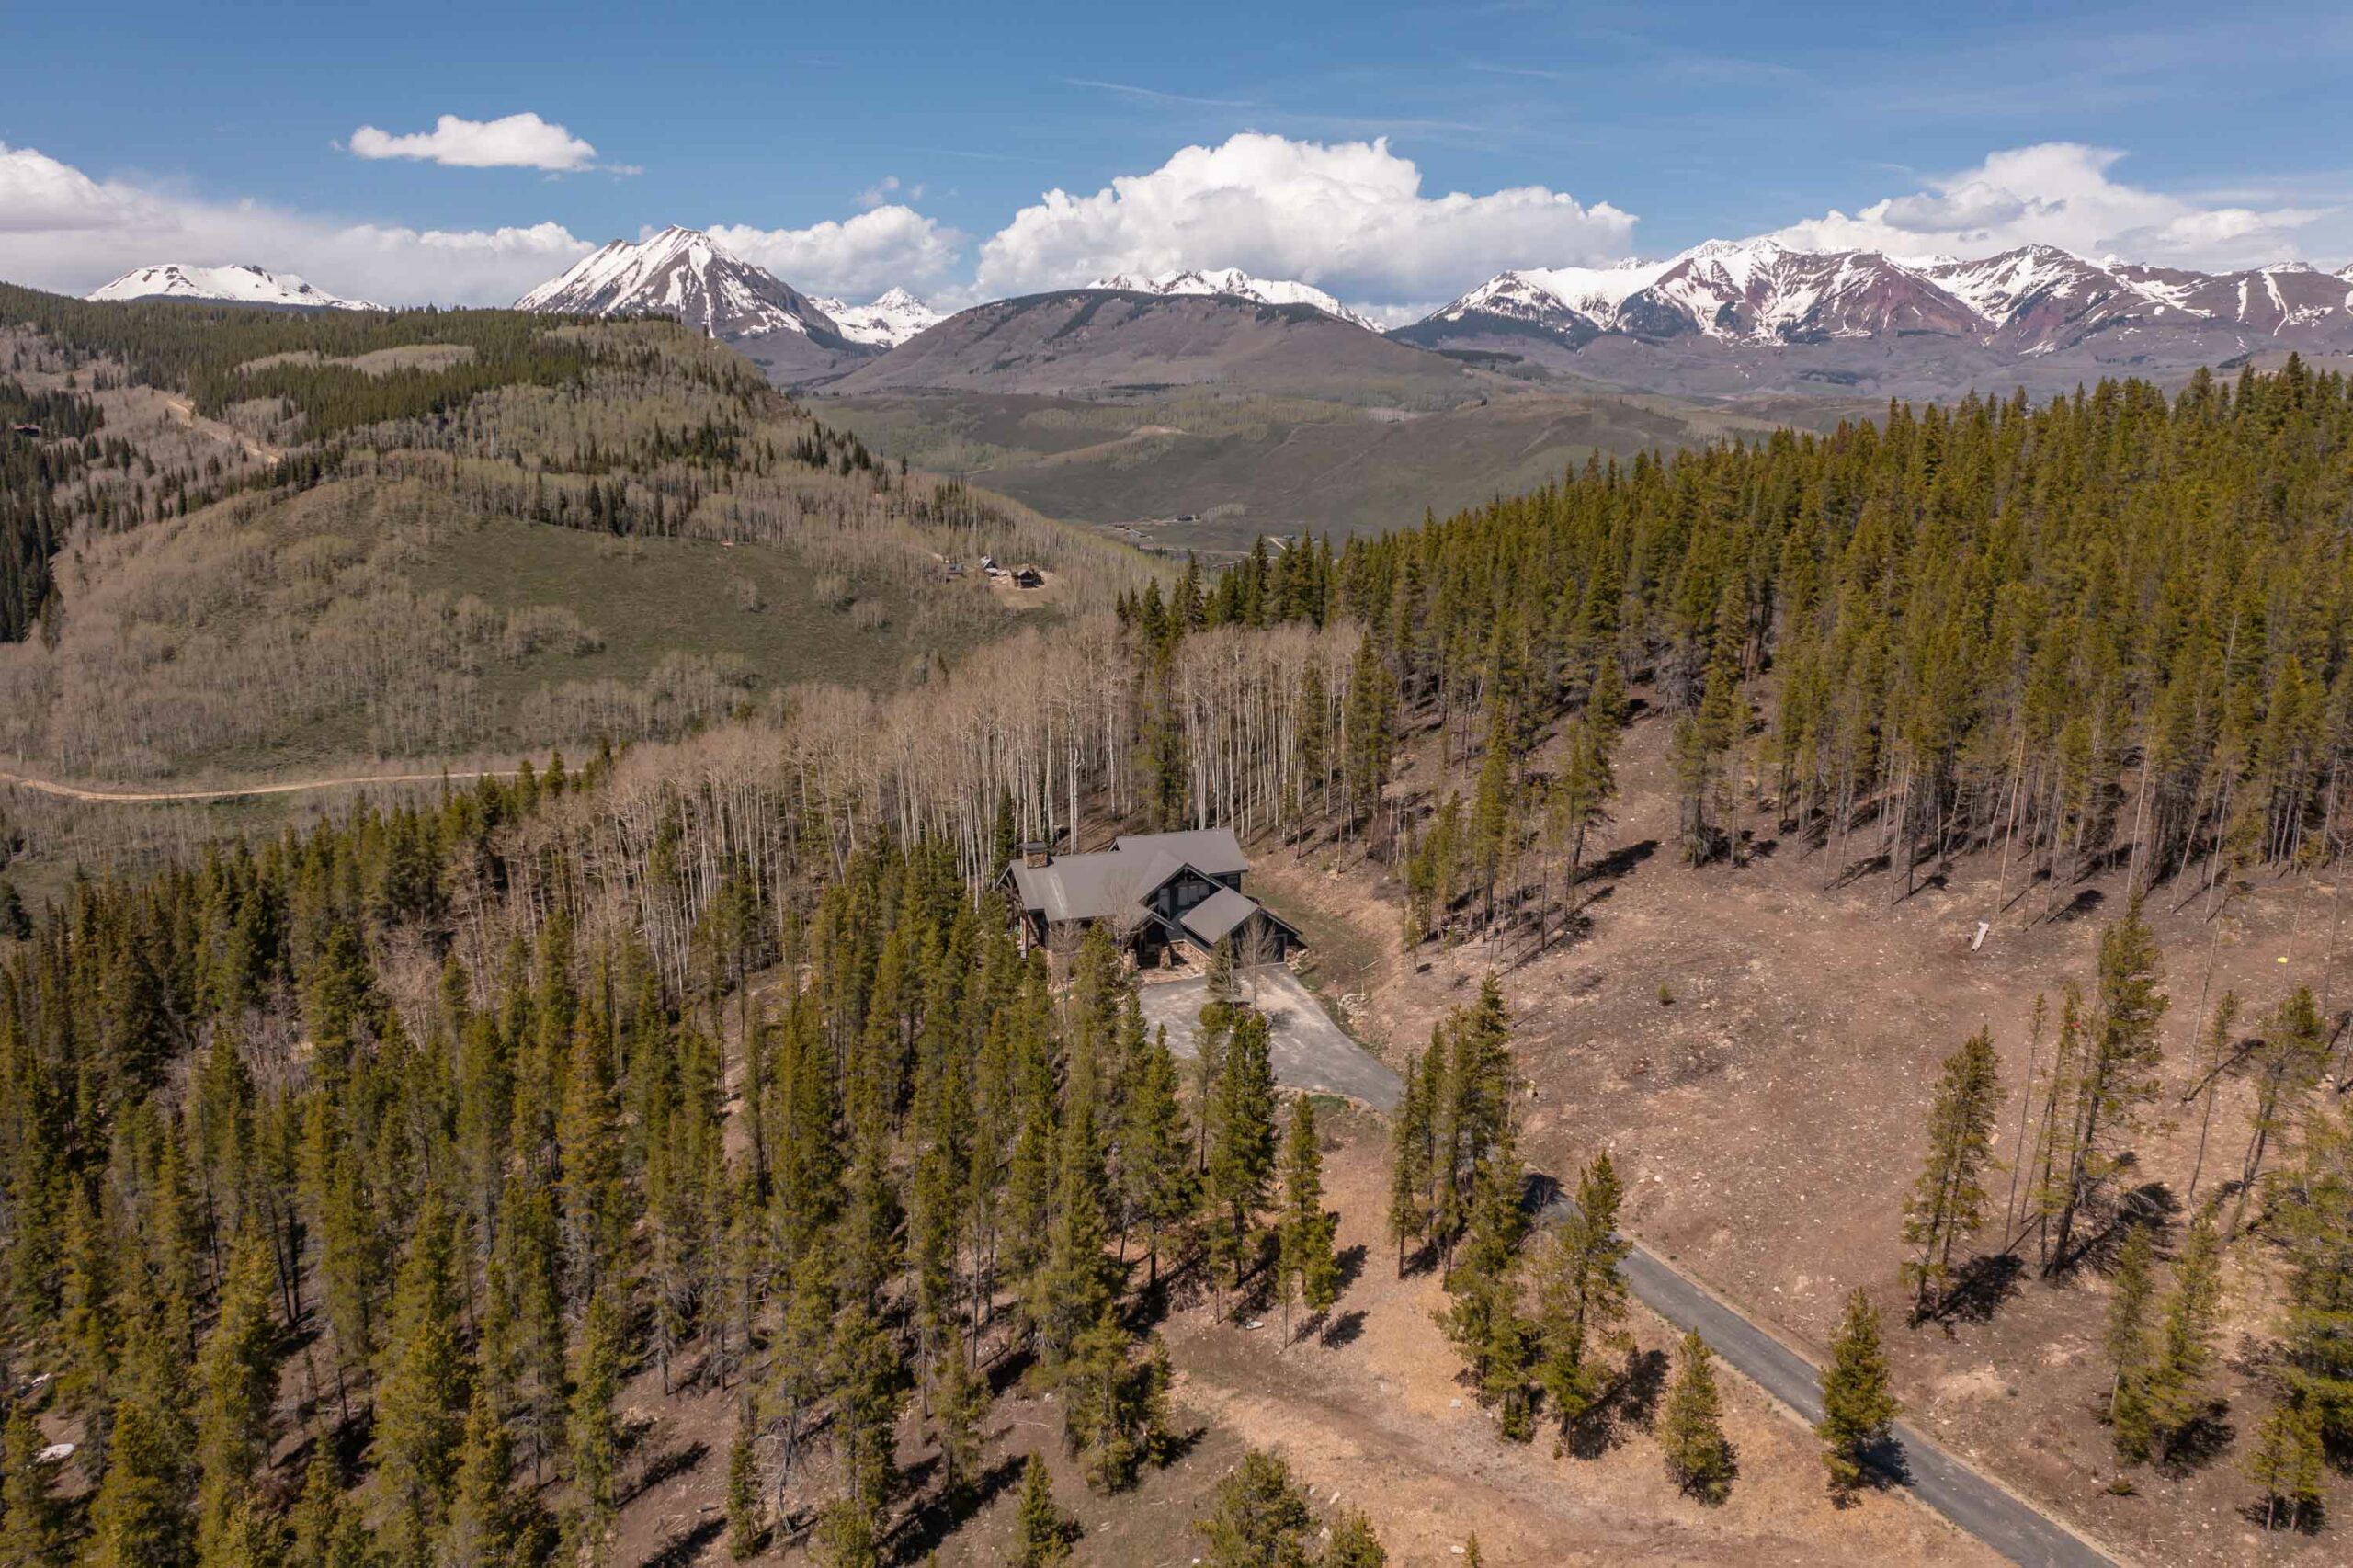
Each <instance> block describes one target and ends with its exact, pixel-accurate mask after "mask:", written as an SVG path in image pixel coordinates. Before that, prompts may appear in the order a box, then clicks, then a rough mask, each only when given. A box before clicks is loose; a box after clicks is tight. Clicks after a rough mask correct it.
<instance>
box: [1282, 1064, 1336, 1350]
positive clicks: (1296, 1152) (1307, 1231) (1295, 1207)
mask: <svg viewBox="0 0 2353 1568" xmlns="http://www.w3.org/2000/svg"><path fill="white" fill-rule="evenodd" d="M1336 1230H1337V1217H1336V1216H1335V1215H1332V1214H1327V1213H1325V1212H1324V1151H1323V1148H1322V1146H1321V1144H1320V1143H1319V1142H1317V1138H1316V1132H1315V1108H1314V1106H1313V1103H1311V1102H1310V1100H1309V1098H1308V1096H1305V1095H1302V1096H1299V1097H1298V1098H1297V1099H1296V1100H1294V1101H1293V1102H1292V1104H1291V1114H1290V1135H1289V1136H1288V1137H1287V1138H1285V1140H1284V1141H1283V1158H1282V1217H1281V1219H1280V1221H1279V1222H1278V1224H1277V1226H1276V1259H1277V1261H1276V1265H1275V1268H1276V1274H1277V1280H1276V1289H1277V1290H1278V1292H1279V1294H1280V1295H1281V1297H1282V1301H1283V1337H1284V1338H1285V1339H1286V1340H1288V1339H1289V1338H1290V1309H1291V1304H1292V1302H1293V1301H1298V1302H1300V1303H1301V1304H1302V1305H1303V1306H1305V1307H1306V1309H1307V1311H1308V1312H1309V1314H1310V1315H1311V1316H1318V1315H1321V1314H1322V1313H1324V1312H1329V1311H1330V1310H1331V1308H1332V1303H1333V1302H1334V1301H1337V1300H1339V1295H1340V1260H1339V1256H1338V1255H1337V1254H1336V1252H1335V1251H1334V1250H1333V1246H1332V1238H1333V1236H1334V1234H1335V1233H1336Z"/></svg>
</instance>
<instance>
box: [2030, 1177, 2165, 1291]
mask: <svg viewBox="0 0 2353 1568" xmlns="http://www.w3.org/2000/svg"><path fill="white" fill-rule="evenodd" d="M2133 1167H2134V1157H2133V1156H2132V1155H2131V1154H2129V1153H2128V1154H2126V1155H2124V1156H2123V1157H2122V1159H2121V1160H2120V1163H2119V1168H2120V1169H2122V1170H2126V1171H2130V1170H2131V1169H2132V1168H2133ZM2180 1212H2181V1200H2180V1199H2177V1198H2176V1197H2174V1195H2173V1188H2172V1187H2168V1186H2166V1185H2165V1183H2164V1182H2161V1181H2151V1182H2143V1183H2142V1184H2141V1185H2140V1186H2139V1187H2131V1188H2129V1189H2128V1190H2126V1191H2125V1192H2124V1193H2123V1194H2121V1195H2120V1197H2118V1198H2117V1199H2115V1200H2114V1201H2113V1202H2112V1203H2111V1204H2110V1206H2109V1208H2108V1210H2106V1213H2105V1218H2104V1222H2102V1223H2101V1224H2100V1225H2098V1226H2097V1228H2096V1229H2093V1230H2090V1231H2087V1232H2086V1233H2084V1234H2083V1235H2082V1236H2081V1237H2080V1238H2079V1239H2078V1240H2077V1241H2076V1242H2075V1245H2074V1249H2073V1250H2072V1251H2070V1252H2068V1253H2067V1254H2066V1255H2065V1256H2058V1257H2053V1258H2052V1260H2051V1262H2050V1263H2049V1264H2048V1265H2047V1266H2046V1267H2044V1268H2043V1271H2042V1273H2043V1278H2047V1279H2056V1278H2062V1277H2063V1276H2065V1275H2069V1274H2073V1273H2074V1272H2075V1270H2076V1269H2078V1268H2089V1269H2091V1270H2092V1271H2093V1272H2094V1273H2097V1274H2107V1273H2109V1272H2110V1271H2111V1270H2113V1269H2114V1268H2115V1267H2116V1260H2117V1258H2118V1257H2119V1256H2120V1255H2121V1254H2122V1253H2123V1251H2124V1244H2125V1243H2126V1242H2127V1241H2128V1240H2130V1239H2131V1235H2132V1232H2133V1230H2134V1229H2135V1228H2136V1227H2140V1226H2148V1227H2152V1228H2153V1229H2154V1234H2156V1235H2157V1236H2160V1237H2162V1236H2163V1234H2164V1233H2165V1229H2166V1228H2167V1227H2168V1226H2170V1225H2171V1224H2172V1222H2173V1220H2174V1218H2175V1216H2177V1215H2178V1214H2179V1213H2180Z"/></svg>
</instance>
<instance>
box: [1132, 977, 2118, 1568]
mask: <svg viewBox="0 0 2353 1568" xmlns="http://www.w3.org/2000/svg"><path fill="white" fill-rule="evenodd" d="M1257 980H1258V996H1257V1006H1259V1007H1260V1008H1261V1009H1263V1010H1264V1011H1265V1012H1266V1013H1267V1016H1268V1017H1269V1019H1270V1020H1271V1021H1272V1023H1273V1025H1274V1029H1273V1046H1274V1067H1275V1078H1276V1081H1277V1082H1278V1083H1280V1084H1281V1085H1283V1086H1285V1087H1286V1088H1294V1089H1311V1090H1316V1091H1320V1092H1322V1093H1325V1094H1336V1095H1346V1096H1348V1097H1350V1098H1352V1099H1358V1100H1362V1101H1364V1102H1365V1103H1366V1104H1368V1105H1370V1106H1372V1107H1373V1108H1376V1109H1379V1110H1391V1109H1394V1108H1395V1107H1396V1105H1397V1100H1398V1096H1399V1094H1400V1092H1401V1090H1402V1088H1403V1085H1402V1084H1401V1083H1400V1081H1399V1079H1398V1077H1397V1074H1394V1073H1392V1072H1391V1071H1390V1070H1389V1069H1388V1068H1387V1067H1384V1066H1382V1065H1381V1063H1380V1062H1378V1061H1376V1060H1374V1059H1373V1057H1372V1056H1371V1055H1370V1053H1368V1052H1367V1051H1365V1050H1364V1048H1363V1047H1361V1046H1359V1045H1358V1044H1357V1043H1356V1041H1354V1040H1350V1039H1349V1038H1348V1037H1347V1034H1346V1033H1345V1032H1344V1031H1343V1030H1342V1029H1341V1028H1340V1027H1339V1026H1338V1025H1337V1024H1336V1023H1334V1022H1333V1021H1332V1019H1331V1017H1330V1016H1329V1015H1327V1014H1326V1013H1325V1012H1324V1007H1323V1005H1322V1004H1321V1003H1319V1002H1317V1001H1316V1000H1315V998H1314V996H1313V995H1312V994H1310V993H1309V992H1308V990H1307V988H1306V987H1305V986H1303V985H1302V984H1301V983H1299V980H1298V978H1297V977H1296V976H1294V975H1292V974H1291V973H1290V971H1288V970H1282V969H1274V968H1269V969H1266V970H1263V971H1259V972H1258V975H1257ZM1203 990H1204V986H1203V983H1202V982H1201V981H1200V980H1199V979H1198V978H1195V979H1190V980H1176V981H1169V982H1167V983H1162V984H1156V985H1146V986H1144V987H1142V1003H1143V1012H1144V1019H1145V1022H1146V1023H1147V1024H1165V1025H1166V1026H1167V1028H1168V1044H1169V1048H1170V1049H1171V1050H1173V1051H1176V1053H1177V1054H1178V1055H1180V1056H1187V1057H1189V1056H1191V1055H1192V1054H1193V1053H1194V1045H1195V1042H1194V1029H1195V1027H1196V1025H1197V1023H1198V1020H1199V1016H1200V1010H1201V997H1202V994H1203ZM1566 1211H1567V1206H1566V1205H1565V1203H1555V1204H1554V1205H1553V1206H1552V1208H1551V1209H1549V1210H1546V1217H1547V1218H1548V1219H1558V1218H1559V1217H1561V1216H1562V1215H1563V1214H1564V1213H1565V1212H1566ZM1619 1272H1620V1273H1621V1274H1623V1275H1624V1276H1625V1277H1626V1283H1627V1286H1628V1288H1629V1289H1630V1290H1632V1291H1633V1293H1634V1294H1635V1296H1636V1297H1638V1298H1640V1300H1641V1301H1643V1304H1644V1305H1645V1306H1647V1307H1649V1308H1650V1309H1651V1310H1652V1311H1654V1312H1657V1313H1658V1314H1659V1315H1660V1316H1661V1317H1663V1318H1665V1319H1666V1321H1667V1322H1669V1323H1671V1324H1675V1326H1676V1327H1677V1328H1696V1329H1698V1330H1699V1337H1700V1338H1702V1339H1704V1340H1706V1341H1707V1342H1708V1346H1709V1348H1710V1349H1711V1350H1713V1351H1714V1352H1715V1353H1716V1354H1717V1355H1718V1356H1720V1357H1722V1358H1723V1360H1724V1362H1725V1363H1726V1364H1727V1365H1729V1366H1731V1367H1732V1368H1733V1369H1734V1370H1736V1371H1738V1372H1740V1373H1741V1374H1742V1375H1743V1376H1744V1377H1746V1378H1747V1379H1748V1380H1749V1381H1752V1382H1754V1383H1756V1385H1757V1386H1758V1387H1760V1388H1762V1389H1763V1390H1764V1391H1765V1392H1767V1393H1769V1394H1771V1395H1772V1396H1773V1397H1774V1398H1775V1399H1778V1400H1779V1401H1780V1402H1781V1403H1783V1404H1785V1405H1787V1406H1789V1407H1790V1409H1791V1410H1793V1411H1795V1412H1797V1414H1798V1415H1801V1416H1802V1417H1804V1419H1805V1420H1806V1421H1807V1422H1808V1423H1809V1424H1811V1423H1813V1422H1815V1421H1819V1420H1821V1419H1822V1379H1821V1374H1820V1372H1819V1370H1818V1369H1816V1368H1815V1367H1814V1365H1813V1362H1811V1361H1809V1360H1807V1359H1806V1358H1804V1357H1803V1356H1802V1355H1800V1354H1798V1352H1796V1351H1795V1350H1792V1349H1790V1346H1787V1345H1785V1344H1783V1343H1782V1342H1781V1341H1780V1340H1779V1339H1777V1338H1775V1337H1774V1335H1772V1334H1771V1333H1770V1332H1768V1330H1766V1329H1765V1328H1763V1327H1762V1326H1760V1325H1759V1324H1756V1323H1754V1322H1752V1321H1750V1320H1749V1319H1748V1318H1745V1317H1744V1316H1742V1315H1741V1314H1740V1313H1739V1312H1736V1311H1735V1310H1733V1307H1731V1306H1730V1305H1728V1304H1727V1303H1726V1302H1725V1301H1723V1300H1722V1298H1720V1297H1718V1296H1717V1295H1715V1294H1714V1292H1712V1291H1711V1290H1708V1289H1707V1288H1706V1287H1705V1286H1703V1285H1701V1284H1699V1282H1698V1281H1697V1280H1695V1279H1693V1278H1690V1277H1689V1276H1688V1275H1687V1274H1685V1273H1683V1272H1682V1271H1681V1270H1680V1269H1677V1267H1674V1266H1673V1265H1672V1264H1670V1263H1668V1262H1666V1261H1665V1259H1664V1258H1662V1257H1660V1256H1658V1255H1657V1254H1656V1253H1654V1252H1652V1251H1650V1250H1649V1249H1648V1248H1646V1247H1644V1246H1643V1245H1641V1244H1639V1243H1637V1244H1635V1247H1634V1250H1633V1251H1632V1253H1631V1254H1630V1255H1628V1256H1627V1258H1626V1261H1625V1262H1624V1263H1623V1264H1622V1265H1620V1269H1619ZM1894 1437H1895V1440H1894V1443H1893V1452H1892V1453H1890V1454H1888V1455H1886V1456H1884V1457H1885V1459H1886V1460H1887V1463H1886V1466H1885V1468H1887V1469H1889V1470H1891V1471H1894V1472H1895V1473H1896V1474H1897V1475H1898V1476H1899V1477H1900V1478H1901V1479H1902V1481H1903V1483H1904V1484H1905V1485H1906V1486H1908V1487H1909V1488H1910V1489H1911V1491H1912V1494H1913V1495H1915V1496H1916V1497H1918V1498H1919V1499H1920V1501H1921V1502H1923V1503H1926V1504H1927V1506H1929V1507H1931V1508H1934V1509H1935V1510H1937V1512H1938V1513H1940V1514H1942V1515H1943V1516H1944V1517H1947V1518H1949V1519H1950V1520H1951V1521H1952V1522H1953V1523H1954V1524H1956V1525H1958V1526H1960V1527H1961V1528H1962V1529H1964V1530H1967V1531H1968V1532H1969V1533H1970V1534H1971V1535H1972V1536H1974V1537H1976V1538H1977V1539H1978V1540H1981V1541H1983V1542H1984V1543H1985V1544H1986V1545H1987V1546H1988V1547H1990V1548H1992V1549H1993V1550H1994V1551H1997V1552H1999V1553H2000V1554H2001V1555H2002V1556H2004V1557H2006V1558H2007V1559H2009V1560H2010V1561H2011V1562H2017V1563H2020V1564H2023V1565H2024V1568H2114V1560H2113V1559H2112V1558H2110V1557H2109V1556H2108V1555H2107V1554H2106V1553H2104V1552H2102V1551H2100V1550H2099V1549H2098V1548H2097V1547H2095V1546H2093V1545H2092V1544H2091V1543H2090V1542H2089V1541H2087V1540H2084V1539H2083V1538H2082V1537H2081V1536H2079V1535H2076V1534H2075V1532H2074V1531H2073V1530H2070V1529H2069V1528H2067V1527H2066V1526H2064V1525H2063V1524H2061V1523H2059V1522H2058V1521H2057V1520H2056V1519H2053V1518H2052V1517H2050V1516H2048V1515H2046V1514H2043V1513H2041V1512H2040V1511H2039V1510H2037V1509H2036V1508H2034V1507H2033V1506H2031V1505H2029V1504H2028V1503H2026V1502H2025V1501H2023V1500H2022V1499H2020V1498H2019V1497H2018V1496H2017V1495H2015V1494H2012V1493H2011V1492H2010V1491H2008V1490H2007V1489H2006V1488H2005V1487H2004V1486H2002V1485H2001V1484H2000V1483H1997V1482H1995V1481H1993V1480H1991V1479H1989V1478H1988V1477H1986V1476H1984V1475H1982V1474H1980V1473H1979V1472H1978V1471H1975V1470H1972V1468H1971V1467H1970V1466H1969V1465H1968V1464H1966V1463H1964V1462H1963V1461H1962V1460H1958V1459H1956V1458H1954V1457H1953V1456H1952V1455H1951V1454H1950V1453H1949V1452H1947V1451H1946V1450H1945V1449H1943V1448H1942V1447H1941V1446H1940V1445H1938V1443H1937V1442H1936V1440H1935V1439H1933V1438H1931V1437H1928V1436H1927V1434H1926V1433H1924V1432H1922V1431H1921V1430H1920V1429H1919V1428H1917V1427H1915V1426H1913V1425H1912V1424H1911V1423H1909V1422H1902V1421H1899V1422H1897V1423H1896V1426H1895V1434H1894Z"/></svg>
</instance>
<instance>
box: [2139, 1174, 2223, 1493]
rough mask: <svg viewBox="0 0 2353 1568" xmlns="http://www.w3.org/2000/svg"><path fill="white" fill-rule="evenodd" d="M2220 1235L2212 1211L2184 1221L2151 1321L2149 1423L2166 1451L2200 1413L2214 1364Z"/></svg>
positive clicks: (2219, 1292) (2207, 1399)
mask: <svg viewBox="0 0 2353 1568" xmlns="http://www.w3.org/2000/svg"><path fill="white" fill-rule="evenodd" d="M2221 1307H2222V1240H2221V1238H2220V1236H2219V1235H2217V1233H2216V1232H2215V1228H2214V1217H2213V1213H2212V1211H2211V1210H2206V1211H2202V1212H2200V1214H2199V1216H2198V1218H2197V1219H2195V1220H2194V1221H2191V1222H2190V1227H2189V1235H2188V1240H2187V1241H2186V1242H2185V1243H2184V1244H2183V1245H2182V1249H2181V1256H2180V1257H2179V1258H2177V1260H2176V1261H2175V1263H2174V1270H2173V1290H2172V1293H2171V1294H2170V1295H2169V1296H2167V1298H2166V1300H2165V1312H2164V1314H2163V1316H2162V1317H2160V1318H2159V1320H2158V1323H2157V1333H2156V1346H2155V1351H2154V1357H2153V1358H2152V1359H2151V1362H2150V1365H2149V1372H2148V1390H2147V1398H2148V1404H2149V1417H2150V1422H2151V1425H2152V1426H2154V1429H2155V1437H2156V1439H2157V1442H2158V1444H2159V1445H2160V1446H2161V1447H2162V1448H2163V1449H2165V1450H2167V1451H2168V1452H2170V1451H2171V1450H2173V1449H2177V1447H2178V1446H2179V1445H2180V1443H2181V1441H2182V1439H2183V1438H2184V1437H2186V1436H2187V1435H2188V1432H2189V1430H2190V1428H2191V1427H2192V1426H2194V1425H2195V1424H2196V1423H2197V1422H2198V1421H2199V1419H2200V1417H2202V1416H2203V1415H2205V1413H2206V1408H2207V1405H2208V1403H2209V1402H2210V1400H2211V1393H2210V1392H2209V1390H2208V1388H2207V1383H2208V1381H2209V1380H2210V1379H2211V1376H2212V1373H2213V1366H2214V1334H2215V1320H2216V1317H2217V1315H2218V1313H2219V1312H2220V1310H2221Z"/></svg>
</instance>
